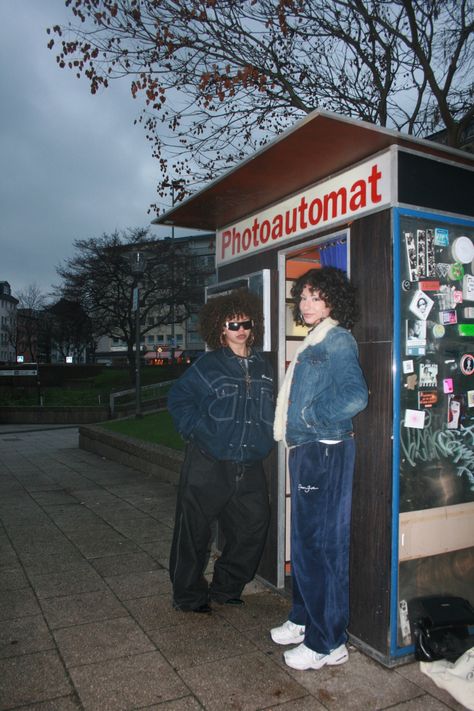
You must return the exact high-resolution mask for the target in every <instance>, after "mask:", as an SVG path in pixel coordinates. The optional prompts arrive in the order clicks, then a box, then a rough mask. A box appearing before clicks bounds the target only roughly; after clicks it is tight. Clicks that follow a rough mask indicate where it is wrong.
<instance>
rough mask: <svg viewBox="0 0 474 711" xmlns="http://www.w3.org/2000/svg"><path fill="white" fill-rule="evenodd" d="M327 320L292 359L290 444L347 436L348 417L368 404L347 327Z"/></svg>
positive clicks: (289, 417) (288, 439)
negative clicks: (318, 334) (320, 334)
mask: <svg viewBox="0 0 474 711" xmlns="http://www.w3.org/2000/svg"><path fill="white" fill-rule="evenodd" d="M332 323H333V324H334V326H332V324H330V325H329V328H328V325H327V324H325V329H326V332H325V335H324V337H323V338H322V340H321V341H319V342H314V340H316V341H317V338H316V339H313V343H312V344H311V339H310V338H308V340H309V344H308V345H307V346H306V347H304V348H303V349H301V350H300V352H299V353H298V355H297V357H296V360H295V364H294V369H293V376H292V380H291V388H290V392H289V399H288V410H287V418H286V433H285V439H286V443H287V445H288V446H290V447H291V446H295V445H299V444H304V443H306V442H314V441H315V440H321V439H333V440H341V439H348V438H349V437H352V436H353V432H352V417H354V416H355V415H357V413H359V412H361V411H362V410H364V409H365V407H366V406H367V401H368V391H367V384H366V382H365V379H364V376H363V374H362V371H361V368H360V365H359V360H358V348H357V343H356V341H355V339H354V337H353V336H352V335H351V333H350V332H349V331H347V330H346V329H345V328H342V327H340V326H337V325H336V322H332ZM315 332H316V329H315ZM310 335H311V334H310Z"/></svg>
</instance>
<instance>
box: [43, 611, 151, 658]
mask: <svg viewBox="0 0 474 711" xmlns="http://www.w3.org/2000/svg"><path fill="white" fill-rule="evenodd" d="M54 639H55V640H56V643H57V645H58V649H59V652H60V654H61V656H62V658H63V659H64V662H65V664H66V666H67V667H76V666H82V665H83V664H92V663H94V662H101V661H104V660H106V659H116V658H119V657H126V656H131V655H134V654H142V653H143V652H154V651H155V649H156V648H155V645H154V644H152V642H151V641H150V640H149V638H148V637H147V636H146V635H145V634H144V632H143V631H142V630H141V629H140V627H139V626H138V625H137V624H136V622H134V621H133V620H132V619H130V617H117V618H115V619H113V620H103V621H101V622H91V623H90V624H86V625H84V624H81V625H76V626H75V627H67V628H65V629H60V630H56V631H55V632H54Z"/></svg>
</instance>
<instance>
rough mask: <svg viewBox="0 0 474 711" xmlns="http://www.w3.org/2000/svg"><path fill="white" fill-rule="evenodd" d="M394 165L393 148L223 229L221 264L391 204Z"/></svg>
mask: <svg viewBox="0 0 474 711" xmlns="http://www.w3.org/2000/svg"><path fill="white" fill-rule="evenodd" d="M390 166H391V154H390V152H387V153H384V154H382V155H379V156H376V157H373V158H371V159H370V160H368V161H366V162H365V163H362V164H361V165H358V166H356V167H355V168H352V169H351V170H348V171H346V172H345V173H342V174H341V175H338V176H337V177H335V178H331V179H330V180H326V181H324V182H322V183H319V184H318V185H315V186H313V187H311V188H307V189H306V190H304V191H303V192H300V193H298V194H297V195H293V196H292V197H291V198H288V199H287V200H284V201H283V202H281V203H279V204H278V205H273V206H272V207H271V208H268V209H266V210H263V211H262V212H259V213H257V214H256V215H252V216H251V217H247V218H246V219H245V220H241V221H240V222H237V223H236V224H235V225H228V226H227V227H225V228H224V229H222V230H219V231H218V232H217V245H216V246H217V249H216V252H217V264H218V265H220V264H224V263H225V262H229V261H232V260H234V259H241V258H242V257H246V256H248V255H249V254H252V253H254V252H257V251H259V250H261V249H266V248H268V247H272V246H274V245H275V244H276V243H278V244H280V243H282V242H286V241H288V240H291V239H295V238H296V237H301V236H302V235H304V234H305V233H306V232H309V231H313V230H315V229H318V228H320V227H323V226H326V225H330V224H332V223H335V222H339V221H341V220H346V219H348V218H350V217H356V216H357V217H358V216H359V215H362V214H364V213H365V212H368V211H369V210H373V209H375V208H381V207H383V206H384V205H388V204H390V202H391V197H392V196H391V180H390V175H391V170H390ZM282 179H283V176H282Z"/></svg>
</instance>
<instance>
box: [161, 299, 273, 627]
mask: <svg viewBox="0 0 474 711" xmlns="http://www.w3.org/2000/svg"><path fill="white" fill-rule="evenodd" d="M199 327H200V332H201V335H202V337H203V339H204V340H205V342H206V344H207V346H208V347H209V348H210V349H212V350H210V351H209V352H207V353H205V354H204V355H202V356H201V357H200V358H199V359H198V360H197V361H196V362H195V363H193V365H192V366H191V367H190V368H189V369H188V370H187V371H186V372H185V373H184V374H183V375H182V376H181V377H180V378H179V379H178V380H177V381H175V383H174V384H173V386H172V388H171V390H170V392H169V395H168V409H169V412H170V413H171V416H172V418H173V421H174V424H175V426H176V429H177V430H178V432H179V433H180V434H181V436H182V437H183V438H184V439H185V440H186V443H187V444H186V450H185V458H184V463H183V467H182V470H181V475H180V482H179V490H178V498H177V505H176V517H175V526H174V533H173V541H172V545H171V554H170V577H171V582H172V586H173V606H174V608H175V609H177V610H181V611H184V612H188V611H192V612H201V613H202V612H204V613H210V612H211V602H215V603H217V604H227V605H236V606H238V605H243V604H244V602H243V600H242V598H241V593H242V590H243V588H244V586H245V585H246V583H248V582H250V580H252V578H253V577H254V575H255V572H256V570H257V567H258V564H259V562H260V558H261V555H262V552H263V548H264V545H265V540H266V535H267V529H268V523H269V517H270V510H269V501H268V493H267V486H266V479H265V474H264V470H263V463H262V462H263V460H264V459H265V457H266V456H267V455H268V454H269V453H270V450H271V449H272V447H273V445H274V441H273V418H274V390H273V373H272V368H271V364H270V362H269V361H268V359H267V357H266V355H265V354H264V353H262V352H259V351H258V350H257V349H256V347H257V346H258V345H260V344H261V342H262V338H263V310H262V304H261V300H260V298H259V297H258V296H256V295H255V294H253V293H251V292H249V291H248V290H247V289H238V290H235V291H232V292H230V293H228V294H223V295H220V296H216V297H214V298H211V299H210V300H209V301H208V302H207V303H206V304H205V306H204V307H203V308H202V310H201V313H200V318H199ZM216 523H217V524H218V525H219V528H220V531H221V532H222V534H223V536H224V546H223V550H222V552H221V554H220V556H219V557H218V558H217V560H216V561H215V564H214V570H213V574H212V580H211V582H210V584H208V582H207V580H206V577H205V570H206V567H207V563H208V560H209V555H210V549H211V543H212V538H213V534H214V532H215V525H216Z"/></svg>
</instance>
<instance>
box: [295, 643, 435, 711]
mask: <svg viewBox="0 0 474 711" xmlns="http://www.w3.org/2000/svg"><path fill="white" fill-rule="evenodd" d="M285 667H286V665H285ZM286 670H287V673H288V674H290V676H292V677H293V678H294V679H295V680H296V681H298V683H299V684H301V686H303V687H304V688H305V689H306V690H307V691H308V692H310V693H311V694H312V695H313V696H314V697H315V698H316V699H318V701H320V703H322V704H323V705H324V706H325V707H326V708H327V709H328V710H329V711H341V709H344V711H355V710H357V711H358V710H359V709H386V708H391V707H392V706H393V705H395V704H397V703H402V702H407V701H410V700H412V699H416V698H417V697H419V696H422V695H423V690H422V689H420V687H419V686H417V685H416V684H413V683H410V682H408V681H407V680H406V679H403V678H402V677H400V676H399V675H398V674H397V673H396V671H395V670H394V669H384V668H383V667H381V665H380V664H378V663H377V662H375V661H374V660H373V659H370V658H369V657H367V656H365V655H364V654H362V653H361V652H359V651H356V650H355V649H354V648H353V647H351V648H350V651H349V662H347V663H346V664H344V665H342V666H340V667H323V668H322V669H320V670H318V671H317V672H311V671H309V672H308V671H306V672H302V671H296V670H294V669H291V668H290V667H286Z"/></svg>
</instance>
